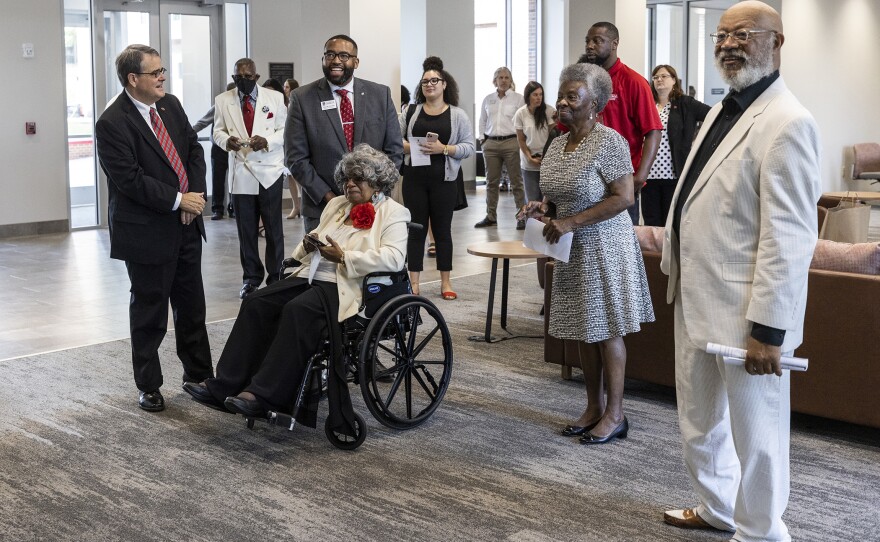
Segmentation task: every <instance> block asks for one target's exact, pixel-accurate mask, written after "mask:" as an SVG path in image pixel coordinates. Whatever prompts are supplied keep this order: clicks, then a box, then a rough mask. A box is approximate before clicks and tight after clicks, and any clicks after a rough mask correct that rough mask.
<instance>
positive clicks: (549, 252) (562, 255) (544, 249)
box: [523, 218, 574, 263]
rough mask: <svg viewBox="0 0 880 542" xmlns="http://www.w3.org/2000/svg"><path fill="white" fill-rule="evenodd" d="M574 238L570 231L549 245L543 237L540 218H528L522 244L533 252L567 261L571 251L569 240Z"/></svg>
mask: <svg viewBox="0 0 880 542" xmlns="http://www.w3.org/2000/svg"><path fill="white" fill-rule="evenodd" d="M573 238H574V234H573V233H572V232H568V233H566V234H563V235H562V237H560V238H559V242H557V243H556V244H555V245H551V244H550V243H548V242H547V239H545V238H544V223H543V222H541V221H540V220H536V219H534V218H530V219H528V220H527V221H526V231H525V233H524V234H523V246H524V247H526V248H530V249H532V250H534V251H535V252H540V253H541V254H544V255H546V256H550V257H551V258H556V259H557V260H559V261H563V262H566V263H568V257H569V254H570V253H571V240H572V239H573Z"/></svg>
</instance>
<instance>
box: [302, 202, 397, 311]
mask: <svg viewBox="0 0 880 542" xmlns="http://www.w3.org/2000/svg"><path fill="white" fill-rule="evenodd" d="M350 210H351V204H350V203H349V202H348V199H346V197H345V196H337V197H335V198H333V199H332V200H330V202H329V203H327V206H326V207H324V212H322V213H321V223H320V225H318V228H317V229H316V230H314V234H315V235H316V236H317V237H318V239H320V240H321V241H325V242H326V233H325V231H326V230H329V229H332V230H333V231H336V228H337V225H338V223H339V222H342V221H343V220H345V218H346V217H347V216H348V212H349V211H350ZM409 221H410V214H409V209H407V208H406V207H404V206H403V205H401V204H399V203H397V202H396V201H394V200H393V199H391V198H389V197H386V198H385V200H384V201H382V203H380V204H379V205H377V206H376V218H375V219H374V221H373V227H371V228H370V229H367V230H358V231H357V232H356V233H355V234H354V235H352V236H351V237H350V238H349V240H348V242H347V243H346V246H344V247H342V248H343V249H344V250H345V265H337V266H336V286H337V288H338V289H339V321H340V322H342V321H343V320H345V319H346V318H349V317H350V316H354V315H355V314H357V312H358V310H359V309H360V305H361V293H362V292H361V283H362V281H363V278H364V277H365V276H366V275H367V274H369V273H376V272H380V271H400V270H401V269H403V265H404V263H405V262H406V243H407V240H408V239H409V232H408V231H407V227H406V225H407V223H408V222H409ZM313 254H315V252H311V253H309V254H306V249H305V248H303V244H302V243H298V244H297V245H296V248H295V249H294V250H293V254H292V256H293V257H294V258H296V259H297V260H299V261H300V262H302V265H301V266H300V267H298V268H297V269H296V270H295V271H294V272H293V276H297V275H299V274H300V273H306V275H307V274H308V269H309V266H310V265H311V260H312V255H313Z"/></svg>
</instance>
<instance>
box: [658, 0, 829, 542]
mask: <svg viewBox="0 0 880 542" xmlns="http://www.w3.org/2000/svg"><path fill="white" fill-rule="evenodd" d="M712 37H713V39H714V40H715V42H716V45H715V63H716V66H717V68H718V70H719V71H720V72H721V75H722V77H723V78H724V80H725V81H726V82H727V84H729V85H730V87H731V92H730V93H729V94H728V95H727V97H725V99H724V101H723V102H722V103H721V104H718V105H716V106H715V107H714V108H713V109H712V111H711V112H710V113H709V116H708V117H707V118H706V121H705V123H704V125H703V128H702V130H701V131H700V134H699V135H698V137H697V139H696V141H695V143H694V146H693V150H692V151H691V154H690V156H689V157H688V161H687V164H686V165H685V168H684V171H683V172H682V177H681V178H682V182H681V183H680V184H679V186H678V189H677V191H676V193H675V195H674V197H673V201H672V208H673V212H672V213H670V214H669V217H668V219H667V222H666V239H665V243H664V245H663V261H662V264H661V266H662V269H663V272H664V273H666V274H668V275H669V289H668V292H667V299H668V301H669V302H673V300H674V303H675V342H676V361H675V364H676V365H675V372H676V392H677V400H678V410H679V424H680V427H681V434H682V439H683V441H684V457H685V463H686V464H687V467H688V473H689V475H690V478H691V483H692V485H693V487H694V489H695V491H696V493H697V496H698V501H699V502H698V505H697V506H696V507H694V508H686V509H681V510H670V511H668V512H666V514H665V515H664V520H665V521H666V522H667V523H670V524H672V525H675V526H677V527H683V528H704V529H719V530H727V531H735V534H734V535H733V540H736V541H740V542H746V541H757V540H774V541H775V540H790V539H791V537H790V536H789V534H788V529H787V528H786V526H785V523H784V522H783V521H782V513H783V512H784V511H785V508H786V506H787V504H788V494H789V457H788V456H789V424H790V403H789V374H788V372H785V373H783V371H782V370H781V369H780V356H781V355H790V354H791V353H792V352H793V351H794V349H795V348H796V347H797V346H798V345H799V344H800V343H801V337H802V332H803V319H804V310H805V305H806V298H807V273H808V270H809V266H810V259H811V257H812V253H813V248H814V247H815V244H816V239H817V237H818V232H817V231H816V201H817V200H818V198H819V193H820V189H819V186H820V183H819V171H820V169H819V159H818V157H819V135H818V129H817V127H816V124H815V121H814V120H813V118H812V116H811V115H810V113H809V112H808V111H807V110H806V109H805V108H804V107H803V106H802V105H801V104H800V103H799V102H798V101H797V99H796V98H795V97H794V95H792V93H791V92H790V91H789V90H788V88H787V87H786V86H785V83H784V82H783V80H782V77H781V76H780V75H779V65H780V49H781V47H782V44H783V43H784V41H785V37H784V35H783V33H782V21H781V19H780V17H779V14H778V13H777V12H776V11H775V10H773V9H772V8H770V7H769V6H767V5H766V4H764V3H762V2H756V1H747V2H741V3H738V4H736V5H735V6H733V7H732V8H730V9H728V10H727V11H726V12H725V13H724V15H723V16H722V17H721V20H720V22H719V24H718V29H717V32H716V33H715V34H713V36H712ZM708 342H715V343H722V344H726V345H730V346H735V347H739V348H745V349H747V351H748V354H747V356H746V361H745V366H744V367H743V366H736V365H727V364H725V363H724V362H723V361H722V359H721V358H720V356H714V355H709V354H707V353H706V351H705V350H706V344H707V343H708Z"/></svg>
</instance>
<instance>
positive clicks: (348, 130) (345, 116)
mask: <svg viewBox="0 0 880 542" xmlns="http://www.w3.org/2000/svg"><path fill="white" fill-rule="evenodd" d="M336 94H339V98H340V99H339V106H340V107H339V113H340V116H341V117H342V129H343V131H345V141H346V143H348V150H351V149H352V148H354V109H352V107H351V100H349V99H348V96H347V94H348V91H347V90H345V89H343V88H341V89H339V90H337V91H336Z"/></svg>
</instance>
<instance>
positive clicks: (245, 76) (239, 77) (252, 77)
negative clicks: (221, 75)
mask: <svg viewBox="0 0 880 542" xmlns="http://www.w3.org/2000/svg"><path fill="white" fill-rule="evenodd" d="M258 77H259V75H257V74H255V73H247V74H241V75H238V74H236V75H233V76H232V80H233V81H241V80H242V79H247V80H248V81H254V80H255V79H257V78H258Z"/></svg>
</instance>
